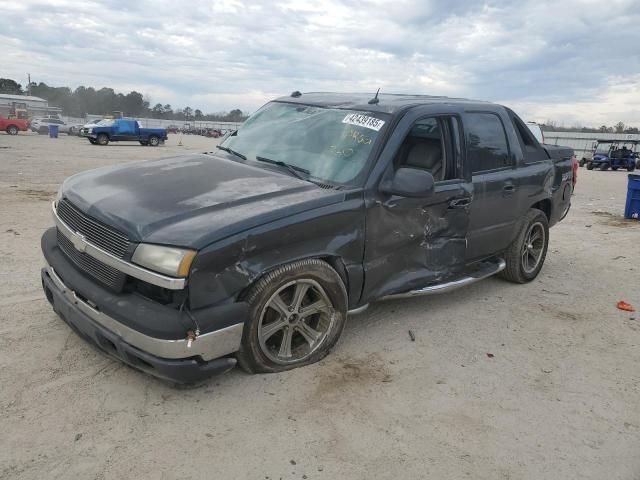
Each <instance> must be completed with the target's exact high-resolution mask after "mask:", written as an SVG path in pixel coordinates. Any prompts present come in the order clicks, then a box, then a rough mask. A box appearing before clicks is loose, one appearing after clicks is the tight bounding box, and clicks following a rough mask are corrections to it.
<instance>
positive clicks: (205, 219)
mask: <svg viewBox="0 0 640 480" xmlns="http://www.w3.org/2000/svg"><path fill="white" fill-rule="evenodd" d="M62 190H63V196H64V197H65V198H67V199H68V200H69V201H70V202H71V203H73V204H74V205H75V206H76V207H77V208H78V209H80V210H81V211H83V212H85V213H86V214H87V215H89V216H91V217H93V218H95V219H97V220H99V221H101V222H103V223H105V224H107V225H110V226H112V227H113V228H116V229H117V230H119V231H121V232H123V233H125V234H126V235H127V236H128V237H129V238H130V240H131V241H134V242H148V243H157V244H165V245H176V246H183V247H190V248H195V249H200V248H203V247H205V246H207V245H209V244H211V243H213V242H215V241H217V240H221V239H223V238H225V237H228V236H230V235H234V234H237V233H241V232H242V231H245V230H247V229H249V228H252V227H256V226H258V225H262V224H265V223H269V222H273V221H275V220H279V219H281V218H284V217H287V216H290V215H293V214H296V213H300V212H303V211H306V210H310V209H313V208H318V207H321V206H325V205H329V204H332V203H338V202H341V201H343V200H344V192H341V191H337V190H333V189H324V188H321V187H319V186H317V185H314V184H312V183H309V182H306V181H304V180H300V179H297V178H294V177H290V176H288V175H287V174H284V173H280V172H278V171H272V170H270V169H267V168H264V169H263V168H260V167H256V166H252V165H249V164H245V163H240V162H237V161H233V160H228V159H225V158H222V157H218V156H214V155H205V154H202V155H185V156H179V157H174V158H167V159H163V160H154V161H144V162H136V163H129V164H126V165H120V166H114V167H106V168H100V169H97V170H91V171H88V172H84V173H80V174H78V175H74V176H73V177H70V178H68V179H67V180H66V181H65V182H64V184H63V189H62Z"/></svg>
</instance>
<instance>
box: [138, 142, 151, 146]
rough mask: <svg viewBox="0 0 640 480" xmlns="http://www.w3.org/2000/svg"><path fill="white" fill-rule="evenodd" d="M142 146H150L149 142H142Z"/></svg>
mask: <svg viewBox="0 0 640 480" xmlns="http://www.w3.org/2000/svg"><path fill="white" fill-rule="evenodd" d="M140 145H142V146H144V147H146V146H147V145H149V142H142V141H141V142H140Z"/></svg>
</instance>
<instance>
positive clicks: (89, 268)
mask: <svg viewBox="0 0 640 480" xmlns="http://www.w3.org/2000/svg"><path fill="white" fill-rule="evenodd" d="M58 246H59V247H60V249H61V250H62V251H63V252H64V253H65V254H66V255H67V257H69V259H70V260H71V261H72V262H73V263H75V264H76V265H77V266H78V267H79V268H80V269H81V270H82V271H83V272H86V273H88V274H89V275H91V276H92V277H94V278H96V279H97V280H99V281H100V282H102V283H104V284H105V285H107V286H108V287H111V288H112V289H114V290H117V291H119V290H121V289H122V287H123V285H124V282H125V280H126V275H125V274H124V273H122V272H121V271H119V270H116V269H115V268H113V267H110V266H109V265H105V264H104V263H102V262H101V261H100V260H97V259H95V258H93V257H92V256H91V255H87V254H86V253H82V252H79V251H78V250H76V249H75V247H74V246H73V243H71V240H69V239H68V238H67V237H65V236H64V235H63V234H62V233H60V231H59V230H58Z"/></svg>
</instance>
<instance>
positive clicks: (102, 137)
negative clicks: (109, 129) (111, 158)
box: [96, 133, 109, 146]
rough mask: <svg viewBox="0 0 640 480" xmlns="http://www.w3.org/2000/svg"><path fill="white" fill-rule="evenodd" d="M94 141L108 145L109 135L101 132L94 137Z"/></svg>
mask: <svg viewBox="0 0 640 480" xmlns="http://www.w3.org/2000/svg"><path fill="white" fill-rule="evenodd" d="M96 143H97V144H98V145H103V146H104V145H109V135H107V134H106V133H101V134H100V135H98V137H97V138H96Z"/></svg>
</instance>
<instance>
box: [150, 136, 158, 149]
mask: <svg viewBox="0 0 640 480" xmlns="http://www.w3.org/2000/svg"><path fill="white" fill-rule="evenodd" d="M159 144H160V138H158V137H156V136H155V135H151V136H150V137H149V145H150V146H152V147H157V146H158V145H159Z"/></svg>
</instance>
